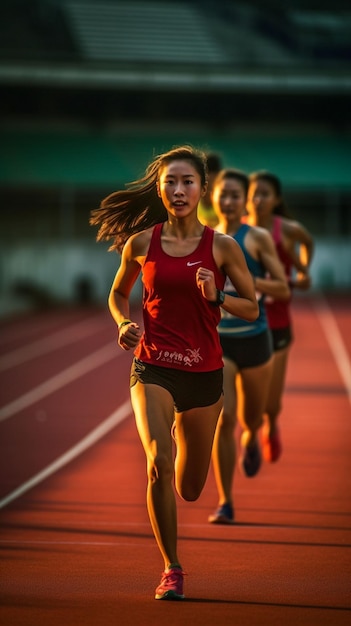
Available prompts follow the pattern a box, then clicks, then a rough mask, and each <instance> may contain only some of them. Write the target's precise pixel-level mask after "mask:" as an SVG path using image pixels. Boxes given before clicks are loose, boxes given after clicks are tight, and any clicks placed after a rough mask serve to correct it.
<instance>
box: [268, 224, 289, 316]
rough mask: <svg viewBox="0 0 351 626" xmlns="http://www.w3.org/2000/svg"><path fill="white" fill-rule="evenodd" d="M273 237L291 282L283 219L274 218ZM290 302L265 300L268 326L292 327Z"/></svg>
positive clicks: (270, 298) (269, 298)
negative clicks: (283, 235) (284, 240)
mask: <svg viewBox="0 0 351 626" xmlns="http://www.w3.org/2000/svg"><path fill="white" fill-rule="evenodd" d="M272 237H273V241H274V243H275V247H276V250H277V253H278V256H279V258H280V261H281V263H282V265H283V267H284V271H285V275H286V277H287V279H288V280H289V279H290V278H291V270H292V265H293V264H292V261H291V258H290V256H289V255H288V253H287V252H286V250H285V249H284V246H283V240H282V218H281V217H278V216H275V217H274V218H273V230H272ZM290 302H291V298H289V300H284V301H283V300H274V299H273V298H272V297H268V296H267V297H266V298H265V307H266V313H267V320H268V325H269V327H270V328H272V329H278V328H286V327H287V326H290V325H291V315H290Z"/></svg>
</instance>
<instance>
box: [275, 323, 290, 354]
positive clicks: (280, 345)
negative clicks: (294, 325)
mask: <svg viewBox="0 0 351 626" xmlns="http://www.w3.org/2000/svg"><path fill="white" fill-rule="evenodd" d="M271 334H272V339H273V350H274V352H278V351H279V350H284V348H287V347H288V346H290V344H291V343H292V342H293V339H294V338H293V334H292V329H291V326H286V328H271Z"/></svg>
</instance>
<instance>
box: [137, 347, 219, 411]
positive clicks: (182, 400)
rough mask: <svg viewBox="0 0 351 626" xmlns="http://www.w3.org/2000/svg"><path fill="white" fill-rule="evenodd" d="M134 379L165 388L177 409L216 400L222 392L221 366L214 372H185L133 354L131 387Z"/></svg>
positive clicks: (208, 404)
mask: <svg viewBox="0 0 351 626" xmlns="http://www.w3.org/2000/svg"><path fill="white" fill-rule="evenodd" d="M137 382H139V383H142V384H144V385H147V384H152V385H159V386H160V387H163V388H164V389H167V391H169V393H170V394H171V395H172V397H173V400H174V408H175V411H177V413H182V412H183V411H188V410H189V409H195V408H197V407H202V406H210V405H211V404H215V403H216V402H217V401H218V400H219V398H220V397H221V395H222V393H223V369H222V368H221V369H219V370H214V371H213V372H187V371H184V370H177V369H174V368H171V367H160V366H159V365H150V364H149V363H144V362H143V361H140V360H139V359H136V358H134V359H133V363H132V367H131V372H130V387H133V386H134V385H135V384H136V383H137Z"/></svg>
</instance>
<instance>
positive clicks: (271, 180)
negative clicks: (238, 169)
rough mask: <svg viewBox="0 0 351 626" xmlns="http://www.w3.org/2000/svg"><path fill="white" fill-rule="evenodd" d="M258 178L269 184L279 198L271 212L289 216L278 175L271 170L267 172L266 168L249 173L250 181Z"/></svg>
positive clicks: (255, 180)
mask: <svg viewBox="0 0 351 626" xmlns="http://www.w3.org/2000/svg"><path fill="white" fill-rule="evenodd" d="M258 180H263V181H265V182H267V183H268V184H269V185H271V186H272V187H273V189H274V192H275V194H276V195H277V196H279V198H280V202H279V203H278V204H277V206H275V207H274V209H273V214H274V215H280V216H281V217H288V218H291V214H290V212H289V209H288V207H287V205H286V202H285V200H284V198H283V188H282V184H281V182H280V179H279V178H278V176H276V175H275V174H272V172H268V171H267V170H259V171H258V172H253V173H252V174H250V175H249V182H250V183H253V182H257V181H258Z"/></svg>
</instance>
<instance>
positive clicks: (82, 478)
mask: <svg viewBox="0 0 351 626" xmlns="http://www.w3.org/2000/svg"><path fill="white" fill-rule="evenodd" d="M328 303H329V304H328V308H327V309H326V310H319V312H318V306H317V304H316V302H314V301H313V300H312V299H308V298H300V299H297V300H296V301H295V303H294V327H295V335H296V340H295V344H294V347H293V349H292V352H291V359H290V363H289V370H288V381H287V387H286V393H285V397H284V410H283V414H282V417H281V429H282V434H283V443H284V453H283V456H282V458H281V460H280V461H279V462H278V463H277V464H273V465H268V464H265V465H264V466H263V467H262V470H261V471H260V473H259V475H258V476H257V477H255V478H254V479H246V478H244V477H242V476H241V475H240V473H239V472H237V474H236V478H235V489H234V494H235V507H236V520H237V523H236V524H235V526H232V527H221V526H211V525H210V524H208V523H207V516H208V514H209V513H210V512H212V510H213V509H214V508H215V506H216V504H217V495H216V489H215V485H214V479H213V475H212V471H211V472H210V474H209V477H208V481H207V484H206V487H205V490H204V492H203V494H202V496H201V497H200V499H199V500H198V502H196V503H185V502H182V501H180V500H179V499H178V502H179V553H180V556H181V559H182V563H183V567H184V569H185V570H186V572H187V574H188V576H187V577H186V579H185V592H186V596H187V600H186V601H184V602H179V603H174V602H173V603H172V602H157V601H155V600H154V599H153V592H154V588H155V586H156V584H157V583H158V582H159V577H160V573H161V569H162V562H161V558H160V556H159V553H158V550H157V548H156V545H155V541H154V539H153V536H152V533H151V529H150V525H149V521H148V518H147V513H146V506H145V486H146V478H145V460H144V455H143V452H142V449H141V444H140V442H139V439H138V437H137V433H136V429H135V426H134V421H133V417H132V415H131V412H130V407H129V390H128V374H129V364H130V360H131V355H130V354H128V353H124V352H122V351H121V350H119V349H118V348H117V347H116V348H114V342H115V329H114V325H113V322H112V320H111V319H110V317H109V314H108V313H107V312H106V311H100V310H96V311H94V310H83V311H81V310H69V311H53V312H48V313H45V314H37V315H31V316H28V317H27V316H25V317H20V318H18V319H15V320H12V321H9V322H6V323H4V322H3V323H2V328H1V348H2V350H1V352H2V355H3V356H2V357H1V360H0V367H1V368H2V371H1V378H2V385H1V394H2V401H1V405H2V407H3V408H2V409H1V410H0V419H1V420H2V421H1V422H0V436H1V443H0V450H1V478H0V501H1V507H2V508H1V511H0V516H1V527H2V531H1V538H0V548H1V551H2V568H1V569H2V575H1V581H2V582H1V596H2V606H1V609H0V610H1V613H0V616H1V624H2V625H3V626H22V625H26V626H31V625H33V626H34V625H36V626H42V625H45V626H47V625H50V626H56V625H57V626H58V625H60V626H62V624H64V625H65V626H70V625H73V624H74V625H77V624H79V625H84V626H85V625H87V626H92V625H100V624H101V625H103V626H110V625H112V624H113V625H115V624H118V625H119V626H124V625H129V624H131V625H132V624H133V626H134V625H135V624H141V625H142V626H144V625H146V626H147V625H148V624H155V625H161V624H167V626H174V625H175V624H190V623H191V624H192V626H196V625H198V624H201V625H202V626H207V625H211V626H212V625H213V624H214V625H221V624H228V623H229V624H250V626H256V625H259V626H261V625H263V626H265V625H266V624H267V626H268V625H269V626H274V625H279V626H281V625H284V626H289V625H290V624H291V625H298V626H304V625H305V624H309V625H316V626H324V625H326V624H330V625H332V626H335V625H339V624H340V625H341V624H342V625H343V624H345V625H346V624H350V623H351V502H350V500H351V499H350V494H351V484H350V483H351V479H350V477H351V461H350V459H351V455H350V441H351V439H350V433H351V419H350V418H351V390H350V388H349V395H348V393H347V389H346V387H347V386H348V385H350V369H348V368H350V360H351V356H350V355H351V333H350V312H351V308H350V304H351V302H350V300H347V299H336V298H334V297H333V298H329V299H328ZM339 333H340V334H341V336H342V346H341V348H346V350H345V351H344V352H343V351H342V349H341V348H340V345H339V339H340V335H339ZM326 334H328V335H329V338H330V342H331V344H332V345H334V346H336V349H335V351H334V352H333V351H332V349H331V345H330V343H329V342H328V340H327V336H326ZM105 346H106V347H105ZM114 350H115V351H114ZM337 361H338V363H339V365H338V364H337ZM77 364H78V365H77ZM90 368H91V369H90ZM121 407H122V408H121ZM118 409H120V411H119V413H118V412H117V413H116V410H118ZM110 416H112V417H111V419H110V421H109V422H106V419H107V418H109V417H110ZM125 416H126V418H125V419H123V418H124V417H125ZM119 420H121V421H119ZM101 424H105V425H106V430H107V429H108V428H110V427H111V425H113V424H116V425H115V426H114V428H112V429H111V430H110V431H109V432H108V433H107V434H105V436H103V437H101V438H100V439H99V438H98V437H99V434H101V433H100V431H96V429H97V428H99V426H101ZM91 432H92V433H93V436H92V437H91V440H87V435H88V434H89V433H91ZM94 435H95V436H94ZM82 441H83V443H82ZM92 441H95V443H94V444H93V445H91V443H92ZM84 448H85V449H84ZM69 450H70V451H71V457H74V458H73V459H72V460H71V461H70V462H68V461H69V458H70V457H69V455H67V451H69ZM79 451H81V453H80V454H79ZM57 460H58V462H57V464H56V471H54V470H55V466H54V465H53V463H54V462H55V461H57ZM48 468H49V469H48Z"/></svg>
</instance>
